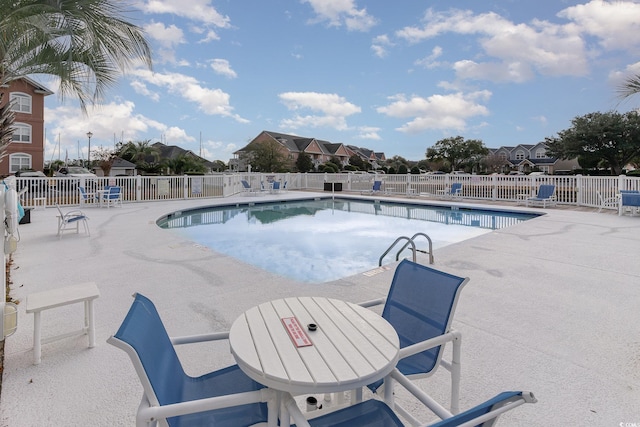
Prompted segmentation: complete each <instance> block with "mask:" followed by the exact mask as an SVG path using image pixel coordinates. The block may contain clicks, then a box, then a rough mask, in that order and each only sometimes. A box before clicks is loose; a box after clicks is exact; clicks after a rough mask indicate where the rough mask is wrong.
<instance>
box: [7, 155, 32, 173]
mask: <svg viewBox="0 0 640 427" xmlns="http://www.w3.org/2000/svg"><path fill="white" fill-rule="evenodd" d="M20 169H31V156H30V155H28V154H24V153H15V154H11V155H10V156H9V172H10V173H16V172H18V171H19V170H20Z"/></svg>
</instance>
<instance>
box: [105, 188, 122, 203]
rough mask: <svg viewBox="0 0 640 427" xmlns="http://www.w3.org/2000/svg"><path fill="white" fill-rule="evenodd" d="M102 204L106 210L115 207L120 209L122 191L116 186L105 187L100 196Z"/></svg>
mask: <svg viewBox="0 0 640 427" xmlns="http://www.w3.org/2000/svg"><path fill="white" fill-rule="evenodd" d="M102 203H103V204H105V205H107V208H109V207H111V206H112V205H113V206H117V205H118V204H119V205H120V207H122V191H121V188H120V187H119V186H117V185H114V186H108V187H105V191H104V193H103V194H102Z"/></svg>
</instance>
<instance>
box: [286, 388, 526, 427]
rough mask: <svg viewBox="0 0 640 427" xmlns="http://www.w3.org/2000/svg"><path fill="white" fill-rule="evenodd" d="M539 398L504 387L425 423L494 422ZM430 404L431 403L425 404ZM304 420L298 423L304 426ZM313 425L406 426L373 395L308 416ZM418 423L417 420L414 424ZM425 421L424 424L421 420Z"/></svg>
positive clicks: (434, 426)
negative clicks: (475, 404)
mask: <svg viewBox="0 0 640 427" xmlns="http://www.w3.org/2000/svg"><path fill="white" fill-rule="evenodd" d="M536 402H537V399H536V398H535V396H534V395H533V393H530V392H525V391H505V392H502V393H500V394H498V395H497V396H495V397H493V398H492V399H489V400H487V401H486V402H483V403H481V404H479V405H477V406H474V407H473V408H471V409H469V410H467V411H465V412H462V413H460V414H457V415H454V416H447V414H442V415H440V414H436V415H438V416H439V417H441V418H443V417H446V418H445V419H443V420H442V421H437V422H435V423H431V424H427V425H426V426H425V427H459V426H463V425H464V426H481V427H482V426H486V427H489V426H493V425H494V422H495V420H496V419H497V418H498V417H499V416H500V415H502V414H504V413H505V412H507V411H510V410H512V409H515V408H517V407H518V406H520V405H523V404H525V403H536ZM426 406H427V407H429V405H426ZM304 424H305V421H304V420H302V422H301V423H298V424H296V426H297V427H301V426H303V425H304ZM308 425H309V426H310V427H333V426H349V427H359V426H371V425H376V426H384V427H393V426H397V427H403V426H404V425H405V424H403V423H402V422H401V421H400V419H399V418H398V415H397V414H396V413H395V412H394V411H393V409H391V408H390V407H389V406H388V405H387V404H386V403H384V402H382V401H380V400H376V399H370V400H367V401H366V402H362V403H359V404H357V405H353V406H348V407H346V408H344V409H340V410H338V411H335V412H331V413H328V414H326V415H322V416H320V417H318V418H314V419H311V420H309V422H308ZM414 425H418V424H414ZM420 425H423V424H420Z"/></svg>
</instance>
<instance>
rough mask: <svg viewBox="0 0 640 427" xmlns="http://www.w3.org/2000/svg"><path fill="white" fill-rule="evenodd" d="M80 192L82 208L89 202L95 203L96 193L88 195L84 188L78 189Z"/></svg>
mask: <svg viewBox="0 0 640 427" xmlns="http://www.w3.org/2000/svg"><path fill="white" fill-rule="evenodd" d="M78 191H79V192H80V207H82V206H84V205H85V204H86V203H87V202H89V201H93V200H94V198H95V196H96V195H95V193H87V190H85V188H84V187H80V186H79V187H78Z"/></svg>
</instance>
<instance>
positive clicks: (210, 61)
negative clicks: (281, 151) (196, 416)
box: [37, 0, 640, 163]
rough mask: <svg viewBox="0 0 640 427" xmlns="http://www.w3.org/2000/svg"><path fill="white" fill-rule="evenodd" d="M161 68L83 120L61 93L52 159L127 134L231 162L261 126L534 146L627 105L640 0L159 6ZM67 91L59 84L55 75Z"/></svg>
mask: <svg viewBox="0 0 640 427" xmlns="http://www.w3.org/2000/svg"><path fill="white" fill-rule="evenodd" d="M129 9H130V12H129V13H128V14H127V15H126V17H127V19H128V20H129V21H130V22H133V23H134V24H136V25H138V26H139V27H141V28H143V29H144V31H145V34H146V37H147V39H148V41H149V42H150V44H151V47H152V55H153V69H152V70H151V71H150V70H148V69H145V68H138V69H133V70H130V71H129V72H128V73H127V74H126V75H124V76H122V77H121V78H120V79H119V80H118V82H117V84H116V85H115V86H114V87H112V88H111V89H110V90H109V91H108V93H107V94H106V96H105V98H104V99H103V100H101V103H100V105H99V106H96V108H92V109H90V110H89V112H88V114H86V115H83V113H82V112H81V110H80V108H79V106H78V103H77V101H76V100H74V99H70V98H67V99H65V100H61V99H60V98H59V96H58V95H57V94H54V95H51V96H49V97H47V100H46V103H45V105H46V109H45V128H46V139H47V141H46V148H45V161H49V160H52V159H57V158H62V159H64V157H65V155H68V157H69V159H74V158H79V157H82V158H86V153H87V145H88V138H87V132H88V131H91V132H92V134H93V137H92V138H91V148H92V152H93V150H94V149H95V148H96V147H102V148H104V149H112V148H113V147H114V143H115V142H118V141H121V140H124V141H125V142H127V141H145V140H150V141H151V142H152V143H154V142H158V141H160V142H163V143H165V144H168V145H177V146H180V147H182V148H184V149H187V150H191V151H193V152H194V153H196V154H200V155H202V156H203V157H204V158H206V159H207V160H210V161H214V160H222V161H224V162H225V163H226V162H228V161H229V159H231V158H233V152H234V151H236V150H238V149H240V148H242V147H244V146H245V145H246V144H247V143H248V142H249V141H251V140H252V139H253V138H255V137H256V136H257V135H258V134H259V133H260V132H261V131H263V130H269V131H274V132H281V133H287V134H293V135H300V136H303V137H313V138H317V139H321V140H326V141H330V142H333V143H344V144H348V145H355V146H358V147H365V148H369V149H372V150H374V151H376V152H383V153H384V154H385V156H386V157H387V158H390V157H393V156H396V155H398V156H402V157H404V158H406V159H408V160H414V161H417V160H422V159H424V158H425V151H426V149H427V148H429V147H431V146H433V145H434V144H435V143H436V142H437V141H439V140H441V139H444V138H449V137H454V136H458V135H460V136H463V137H464V138H466V139H479V140H482V142H483V143H484V144H485V146H487V147H489V148H498V147H500V146H515V145H518V144H536V143H538V142H540V141H543V140H544V138H545V137H552V136H554V135H556V134H557V133H558V132H559V131H561V130H563V129H567V128H569V127H570V126H571V120H572V119H573V118H574V117H577V116H581V115H584V114H587V113H590V112H596V111H601V112H606V111H612V110H617V111H620V112H625V111H629V110H631V109H634V108H638V106H640V95H636V96H634V97H631V98H629V99H627V100H625V101H623V102H621V101H620V98H619V97H618V94H617V89H618V88H619V86H620V84H621V82H622V81H623V80H624V78H625V77H626V76H629V75H632V74H638V73H640V38H638V37H637V35H638V34H640V0H636V1H631V0H626V1H603V0H592V1H570V0H553V1H552V0H540V1H536V2H532V1H529V0H504V1H502V0H498V1H487V2H480V1H477V0H467V1H446V2H426V1H416V0H395V1H393V2H390V1H382V0H378V1H364V0H270V1H265V0H242V1H233V0H224V1H218V0H214V1H207V0H147V1H141V2H136V3H130V8H129ZM37 80H39V81H41V82H43V83H45V84H46V85H47V87H49V88H50V89H52V90H53V91H57V84H56V82H54V81H49V82H47V81H43V80H42V79H37Z"/></svg>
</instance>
